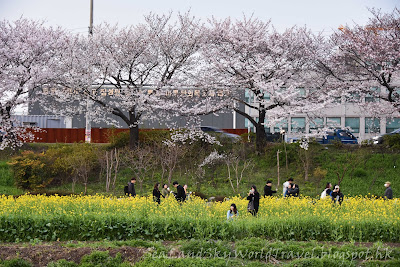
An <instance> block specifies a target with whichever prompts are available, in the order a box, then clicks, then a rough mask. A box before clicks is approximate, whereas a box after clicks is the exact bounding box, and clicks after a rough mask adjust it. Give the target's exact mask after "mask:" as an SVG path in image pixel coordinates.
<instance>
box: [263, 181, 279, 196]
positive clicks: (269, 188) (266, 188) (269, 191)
mask: <svg viewBox="0 0 400 267" xmlns="http://www.w3.org/2000/svg"><path fill="white" fill-rule="evenodd" d="M277 190H278V189H277ZM275 193H276V191H274V190H272V181H267V183H266V184H265V186H264V197H272V194H275Z"/></svg>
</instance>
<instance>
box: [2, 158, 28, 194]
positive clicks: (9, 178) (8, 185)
mask: <svg viewBox="0 0 400 267" xmlns="http://www.w3.org/2000/svg"><path fill="white" fill-rule="evenodd" d="M21 193H23V190H21V189H18V188H16V187H15V185H14V178H13V175H12V172H11V170H10V167H9V166H8V164H7V162H6V161H5V160H2V161H0V195H2V194H8V195H18V194H21Z"/></svg>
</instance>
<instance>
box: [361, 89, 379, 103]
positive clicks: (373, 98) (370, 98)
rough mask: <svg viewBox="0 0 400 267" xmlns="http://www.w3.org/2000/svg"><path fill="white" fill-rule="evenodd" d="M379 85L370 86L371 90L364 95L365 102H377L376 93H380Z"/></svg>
mask: <svg viewBox="0 0 400 267" xmlns="http://www.w3.org/2000/svg"><path fill="white" fill-rule="evenodd" d="M380 91H381V89H380V88H379V87H372V88H371V92H370V93H369V94H367V95H366V96H365V102H378V101H379V98H378V97H377V95H378V94H379V93H380Z"/></svg>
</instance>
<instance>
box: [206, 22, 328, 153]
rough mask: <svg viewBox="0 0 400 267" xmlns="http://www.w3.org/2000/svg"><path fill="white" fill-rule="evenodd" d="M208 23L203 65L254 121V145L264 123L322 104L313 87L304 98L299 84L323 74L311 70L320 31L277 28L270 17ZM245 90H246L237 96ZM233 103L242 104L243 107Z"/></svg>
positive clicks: (316, 81)
mask: <svg viewBox="0 0 400 267" xmlns="http://www.w3.org/2000/svg"><path fill="white" fill-rule="evenodd" d="M210 23H211V27H210V29H209V31H208V37H207V40H208V42H207V43H206V45H205V46H204V49H202V53H203V55H204V57H205V58H206V59H207V63H208V64H209V66H210V68H209V69H208V71H209V73H210V76H214V77H218V79H217V80H216V81H215V84H214V86H216V87H221V88H224V89H228V90H230V92H231V96H232V97H231V99H230V101H231V106H232V107H233V109H234V110H235V111H236V112H237V113H238V114H240V115H242V116H244V117H245V118H246V119H247V120H248V121H249V122H250V123H251V124H252V125H254V127H255V129H256V145H257V150H258V151H261V150H262V149H263V147H264V144H265V129H264V127H265V126H270V125H273V124H276V123H277V122H280V121H282V120H284V119H285V118H287V117H288V116H290V115H291V114H299V113H308V112H311V111H315V110H317V109H318V108H321V107H323V106H324V102H325V100H324V98H322V97H320V95H317V93H318V92H319V91H316V92H315V93H314V97H311V98H308V96H307V95H305V94H302V92H301V90H299V87H305V86H307V87H317V86H319V85H321V84H322V81H323V77H322V78H321V77H320V76H319V73H318V72H317V71H315V63H316V58H318V54H319V52H320V50H321V47H320V43H323V40H322V39H321V38H322V37H320V36H315V35H313V34H312V33H311V32H310V31H309V30H307V29H306V28H300V27H293V28H290V29H287V30H286V31H285V32H283V33H279V32H277V31H276V30H275V29H274V28H273V27H272V25H271V23H270V22H263V21H260V20H258V19H254V18H244V19H243V20H240V21H235V22H233V21H231V20H230V19H225V20H222V21H217V20H215V19H213V20H211V21H210ZM245 90H247V91H248V94H249V95H248V97H247V98H246V100H243V98H242V97H240V95H243V94H244V91H245ZM235 103H236V104H237V103H241V104H244V105H245V106H246V107H247V109H246V110H247V111H246V110H245V111H243V110H241V109H239V108H238V107H237V105H236V106H235Z"/></svg>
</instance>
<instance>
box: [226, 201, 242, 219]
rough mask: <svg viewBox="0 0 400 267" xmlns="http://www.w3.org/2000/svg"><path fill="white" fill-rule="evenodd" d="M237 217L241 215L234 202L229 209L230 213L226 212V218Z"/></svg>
mask: <svg viewBox="0 0 400 267" xmlns="http://www.w3.org/2000/svg"><path fill="white" fill-rule="evenodd" d="M237 217H239V212H238V210H237V208H236V204H235V203H232V204H231V207H230V209H229V210H228V213H227V214H226V219H227V220H228V221H229V220H233V219H234V218H237Z"/></svg>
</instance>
